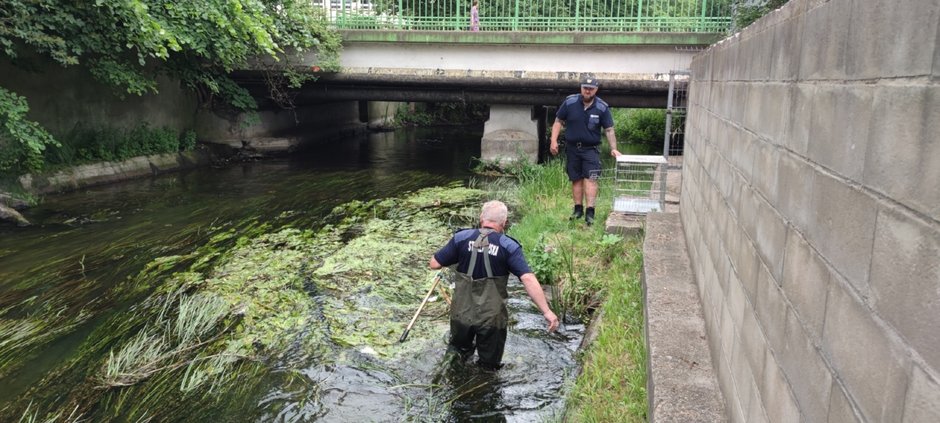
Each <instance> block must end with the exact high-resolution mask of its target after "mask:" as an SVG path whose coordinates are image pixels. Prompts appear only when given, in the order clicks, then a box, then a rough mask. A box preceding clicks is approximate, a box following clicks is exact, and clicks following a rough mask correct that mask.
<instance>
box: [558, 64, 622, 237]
mask: <svg viewBox="0 0 940 423" xmlns="http://www.w3.org/2000/svg"><path fill="white" fill-rule="evenodd" d="M599 86H600V82H599V81H598V80H597V78H595V77H594V76H593V75H588V76H586V77H584V78H582V79H581V93H580V94H572V95H569V96H568V98H566V99H565V101H564V102H563V103H561V106H558V113H556V114H555V123H554V124H553V125H552V139H551V145H549V151H551V153H552V155H557V154H558V134H559V133H561V127H562V126H564V127H565V151H566V153H565V156H566V158H567V165H566V170H567V172H568V180H570V181H571V196H572V197H573V198H574V213H572V214H571V219H572V220H573V219H580V218H581V217H582V216H583V217H584V221H585V222H586V223H587V224H588V226H590V225H593V224H594V201H595V200H596V199H597V180H598V178H600V176H601V156H600V144H601V129H603V130H604V134H605V135H607V142H608V144H610V155H611V156H614V157H617V156H619V155H620V152H619V151H617V137H616V135H615V134H614V118H613V117H612V116H611V114H610V107H609V106H608V105H607V103H605V102H604V100H601V99H600V98H599V97H597V89H598V87H599ZM585 203H587V209H586V210H585V209H584V205H585Z"/></svg>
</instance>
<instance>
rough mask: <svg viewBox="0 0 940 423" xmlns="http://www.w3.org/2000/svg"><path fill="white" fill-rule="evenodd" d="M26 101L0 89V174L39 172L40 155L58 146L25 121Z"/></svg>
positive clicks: (41, 158) (31, 123) (27, 109)
mask: <svg viewBox="0 0 940 423" xmlns="http://www.w3.org/2000/svg"><path fill="white" fill-rule="evenodd" d="M28 112H29V104H27V102H26V99H25V98H24V97H21V96H19V95H17V94H16V93H14V92H11V91H7V90H6V89H3V88H2V87H0V174H17V173H24V172H30V171H34V170H39V169H41V168H42V165H43V152H44V151H46V150H47V148H49V147H55V146H58V145H59V143H58V142H57V141H56V140H55V139H54V138H53V137H52V135H50V134H49V133H48V132H46V130H44V129H43V128H42V127H41V126H39V124H38V123H36V122H33V121H31V120H27V119H26V113H28Z"/></svg>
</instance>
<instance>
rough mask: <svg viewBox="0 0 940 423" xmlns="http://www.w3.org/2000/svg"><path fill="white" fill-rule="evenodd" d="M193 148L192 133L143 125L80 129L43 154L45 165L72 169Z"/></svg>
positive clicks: (193, 136)
mask: <svg viewBox="0 0 940 423" xmlns="http://www.w3.org/2000/svg"><path fill="white" fill-rule="evenodd" d="M195 147H196V133H195V132H193V131H192V130H189V131H186V132H184V133H183V134H182V135H178V134H177V133H176V131H174V130H173V129H171V128H166V127H163V128H153V127H151V126H150V125H148V124H146V123H144V124H141V125H140V126H137V127H135V128H133V129H130V130H120V129H117V128H83V127H79V128H75V129H73V130H72V131H71V132H69V133H68V134H66V135H65V136H64V137H63V141H62V145H61V146H59V147H58V148H50V149H48V150H46V154H45V161H46V162H47V163H48V164H50V165H54V166H72V165H78V164H82V163H93V162H108V161H116V160H126V159H129V158H131V157H136V156H144V155H149V154H162V153H174V152H177V151H187V150H192V149H193V148H195Z"/></svg>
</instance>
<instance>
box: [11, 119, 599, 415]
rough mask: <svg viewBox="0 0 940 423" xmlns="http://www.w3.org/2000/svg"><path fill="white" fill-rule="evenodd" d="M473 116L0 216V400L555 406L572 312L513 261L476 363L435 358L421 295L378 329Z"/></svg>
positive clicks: (415, 409) (402, 296)
mask: <svg viewBox="0 0 940 423" xmlns="http://www.w3.org/2000/svg"><path fill="white" fill-rule="evenodd" d="M480 136H481V134H480V133H479V130H478V129H471V130H467V129H466V128H457V129H441V128H432V129H422V130H402V131H397V132H393V133H382V134H372V135H369V136H367V137H362V138H357V139H350V140H347V141H345V142H342V143H335V144H330V145H324V146H318V147H315V148H312V149H310V150H309V151H306V152H303V153H301V154H298V155H296V156H295V157H292V158H290V159H278V160H267V161H259V162H253V163H246V164H236V165H231V166H226V167H220V168H204V169H198V170H194V171H190V172H186V173H180V174H171V175H162V176H159V177H154V178H149V179H144V180H136V181H129V182H125V183H119V184H115V185H109V186H104V187H96V188H90V189H86V190H82V191H79V192H75V193H69V194H63V195H60V196H54V197H50V198H48V199H46V201H45V202H44V203H43V204H42V206H40V207H37V208H34V209H31V210H27V211H26V213H25V215H26V217H27V218H28V219H29V220H30V221H32V222H33V223H35V224H36V226H33V227H29V228H15V227H12V226H0V421H10V420H14V421H15V420H18V419H19V418H20V417H21V416H24V415H26V416H35V417H36V418H37V420H39V421H42V419H44V418H50V417H55V416H58V419H56V421H70V420H69V417H70V416H71V417H81V418H82V419H84V420H86V421H233V422H234V421H249V422H250V421H356V422H360V421H376V422H385V421H463V420H466V419H470V418H477V419H482V420H485V421H554V420H559V417H560V415H561V413H562V411H563V407H564V403H563V398H564V394H565V391H566V387H567V385H568V383H569V382H570V381H571V379H572V378H573V375H574V372H575V365H576V360H575V353H576V350H577V348H578V345H579V343H580V341H581V338H582V335H583V328H582V327H581V326H580V325H568V326H566V327H563V329H562V330H560V331H559V332H558V333H555V334H551V335H549V334H547V333H545V330H544V327H545V324H544V320H543V319H542V317H541V315H540V314H539V313H538V311H537V309H536V308H535V307H534V306H533V305H532V304H531V302H530V301H529V299H528V297H527V296H526V295H525V292H524V289H523V288H522V286H521V284H520V283H518V281H515V283H513V284H512V286H511V293H510V296H511V298H510V314H511V319H512V323H511V325H512V326H511V327H510V333H509V338H508V342H507V346H506V352H505V355H504V364H505V366H504V368H503V369H501V370H499V371H498V372H495V373H490V372H485V371H482V370H480V369H478V368H477V367H476V366H473V365H468V364H463V363H456V364H453V363H451V364H448V363H446V362H445V360H444V349H445V343H446V339H447V328H448V325H447V317H446V305H445V304H444V302H443V301H442V300H440V299H437V300H436V301H434V302H431V303H430V304H429V306H428V307H427V309H426V311H425V313H424V314H422V316H421V318H420V319H419V320H418V323H417V325H416V326H415V328H414V329H413V331H412V333H411V335H410V336H409V339H408V341H406V342H405V343H403V344H399V343H398V342H397V341H398V336H399V335H400V334H401V332H402V330H404V328H405V325H406V324H407V322H408V320H409V319H410V317H411V315H412V313H413V312H414V310H415V309H416V307H417V305H418V304H419V302H420V300H421V298H422V296H423V295H424V293H425V292H426V290H427V289H428V287H429V286H430V282H431V278H430V276H431V275H432V274H431V273H430V272H429V271H427V270H426V266H427V259H428V257H429V255H430V253H432V252H433V251H434V250H435V249H436V248H437V247H438V246H440V245H442V244H443V242H444V241H446V239H447V237H448V236H449V235H450V232H451V230H453V229H455V227H456V226H468V225H473V224H474V222H473V220H474V213H478V208H479V204H480V202H481V200H482V199H483V197H482V196H480V195H479V194H474V192H473V191H472V190H467V191H460V190H461V189H462V188H460V187H461V186H464V185H465V184H466V182H467V180H468V178H470V174H469V171H468V168H469V166H470V164H471V160H472V157H474V156H478V155H479V140H480ZM434 187H444V188H443V189H441V188H434ZM453 191H456V192H457V193H458V194H459V195H456V194H452V192H453ZM246 287H248V288H246ZM180 322H186V323H185V324H183V323H180ZM184 329H185V330H184Z"/></svg>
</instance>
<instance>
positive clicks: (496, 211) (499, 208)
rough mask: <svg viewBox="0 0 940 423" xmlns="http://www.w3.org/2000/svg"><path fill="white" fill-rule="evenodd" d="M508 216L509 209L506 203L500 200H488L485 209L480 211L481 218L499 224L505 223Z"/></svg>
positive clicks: (484, 205)
mask: <svg viewBox="0 0 940 423" xmlns="http://www.w3.org/2000/svg"><path fill="white" fill-rule="evenodd" d="M508 217H509V210H508V209H507V208H506V204H504V203H503V202H502V201H499V200H492V201H487V202H486V203H484V204H483V211H481V212H480V220H482V221H484V222H491V223H496V224H499V225H505V224H506V219H507V218H508Z"/></svg>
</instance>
